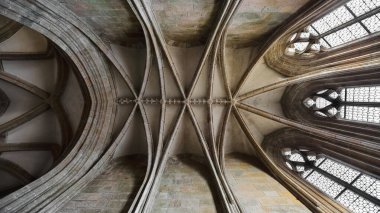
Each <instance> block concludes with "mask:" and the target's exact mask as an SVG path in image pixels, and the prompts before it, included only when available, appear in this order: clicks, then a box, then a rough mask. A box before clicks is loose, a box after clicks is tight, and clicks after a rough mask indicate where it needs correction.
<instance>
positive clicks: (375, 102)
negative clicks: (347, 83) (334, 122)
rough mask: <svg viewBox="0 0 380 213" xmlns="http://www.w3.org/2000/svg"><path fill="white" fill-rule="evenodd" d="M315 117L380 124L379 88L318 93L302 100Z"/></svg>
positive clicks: (342, 89)
mask: <svg viewBox="0 0 380 213" xmlns="http://www.w3.org/2000/svg"><path fill="white" fill-rule="evenodd" d="M304 105H305V107H307V108H309V109H310V110H312V111H313V113H314V114H315V115H316V116H319V117H325V118H327V117H330V118H336V119H344V120H351V121H357V122H367V123H376V124H378V123H380V86H362V87H347V88H340V89H336V90H334V89H325V90H321V91H318V92H316V93H314V94H313V95H311V96H310V97H308V98H306V99H305V100H304Z"/></svg>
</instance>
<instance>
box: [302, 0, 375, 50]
mask: <svg viewBox="0 0 380 213" xmlns="http://www.w3.org/2000/svg"><path fill="white" fill-rule="evenodd" d="M379 7H380V0H352V1H349V2H348V3H347V4H345V5H343V6H340V7H339V8H337V9H335V10H333V11H332V12H330V13H328V14H326V15H325V16H323V17H322V18H320V19H318V20H316V21H315V22H313V23H312V24H311V25H309V26H307V27H306V28H305V29H304V32H303V33H301V34H300V37H301V38H304V39H308V38H310V35H313V37H314V38H318V39H319V43H318V42H317V43H316V42H315V41H314V40H309V42H310V43H312V46H311V49H312V50H313V52H312V53H316V52H319V51H321V50H323V49H321V48H320V46H317V45H316V44H320V45H321V46H322V47H325V48H331V47H337V46H339V45H342V44H346V43H348V42H351V41H354V40H357V39H360V38H363V37H365V36H368V35H369V34H372V33H376V32H379V31H380V13H377V14H374V15H372V14H371V15H372V16H370V17H368V16H369V15H368V16H365V14H368V13H369V12H371V11H372V12H371V13H375V12H373V11H374V10H375V9H376V12H378V11H377V9H378V8H379ZM298 46H299V49H300V51H299V52H298V54H303V52H304V51H303V50H304V48H306V46H305V45H304V44H303V45H301V44H298ZM296 50H297V48H296ZM308 53H309V52H308Z"/></svg>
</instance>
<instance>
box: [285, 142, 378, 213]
mask: <svg viewBox="0 0 380 213" xmlns="http://www.w3.org/2000/svg"><path fill="white" fill-rule="evenodd" d="M282 154H283V156H284V161H285V164H286V165H287V167H288V169H289V170H292V171H293V172H295V173H297V174H298V175H300V177H302V178H303V179H304V180H305V181H307V182H308V183H310V184H311V185H313V186H314V187H315V188H317V189H318V190H320V191H321V192H323V193H324V194H326V195H327V196H329V197H331V198H332V199H334V200H336V201H337V202H338V203H340V204H341V205H342V206H344V207H346V208H347V209H349V210H351V211H352V212H355V213H356V212H358V213H359V212H360V213H365V212H368V213H370V212H371V213H372V212H374V213H378V212H380V180H379V179H377V178H375V177H372V176H370V175H368V174H364V173H362V172H361V171H359V170H357V169H355V168H351V167H349V166H347V165H345V164H343V163H340V162H338V161H336V160H334V159H332V158H330V157H328V156H324V155H316V154H315V153H314V152H311V151H308V150H306V149H302V150H301V149H300V150H292V149H289V148H287V149H286V151H283V152H282ZM301 167H302V169H299V168H301Z"/></svg>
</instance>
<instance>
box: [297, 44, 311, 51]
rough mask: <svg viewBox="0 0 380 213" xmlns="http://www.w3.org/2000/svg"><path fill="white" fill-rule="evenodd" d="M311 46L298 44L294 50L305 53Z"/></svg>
mask: <svg viewBox="0 0 380 213" xmlns="http://www.w3.org/2000/svg"><path fill="white" fill-rule="evenodd" d="M308 45H309V42H296V43H294V48H295V49H296V51H299V52H303V51H305V50H306V47H307V46H308Z"/></svg>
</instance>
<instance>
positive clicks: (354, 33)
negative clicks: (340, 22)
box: [324, 23, 368, 47]
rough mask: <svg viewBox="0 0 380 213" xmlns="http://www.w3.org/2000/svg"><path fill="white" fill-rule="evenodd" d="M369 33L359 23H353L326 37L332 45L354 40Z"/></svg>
mask: <svg viewBox="0 0 380 213" xmlns="http://www.w3.org/2000/svg"><path fill="white" fill-rule="evenodd" d="M366 35H368V33H367V31H366V30H365V29H364V28H363V27H362V26H361V25H360V24H359V23H356V24H353V25H350V26H348V27H345V28H343V29H341V30H338V31H337V32H335V33H332V34H329V35H327V36H325V37H324V39H326V41H327V42H329V44H330V45H331V47H336V46H339V45H341V44H343V43H347V42H350V41H353V40H355V39H358V38H362V37H364V36H366Z"/></svg>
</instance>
